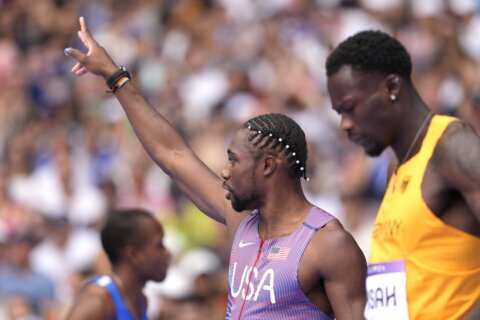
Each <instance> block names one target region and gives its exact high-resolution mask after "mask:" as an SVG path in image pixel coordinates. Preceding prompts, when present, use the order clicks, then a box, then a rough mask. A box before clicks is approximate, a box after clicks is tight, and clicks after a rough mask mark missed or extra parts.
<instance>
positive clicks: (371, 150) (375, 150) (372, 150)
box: [363, 144, 385, 157]
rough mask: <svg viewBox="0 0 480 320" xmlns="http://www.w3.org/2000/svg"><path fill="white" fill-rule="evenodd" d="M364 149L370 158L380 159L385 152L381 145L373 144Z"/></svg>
mask: <svg viewBox="0 0 480 320" xmlns="http://www.w3.org/2000/svg"><path fill="white" fill-rule="evenodd" d="M363 149H364V150H365V153H366V154H367V155H368V156H370V157H378V156H379V155H381V154H382V153H383V151H384V150H385V147H384V146H381V145H379V144H372V145H368V146H364V147H363Z"/></svg>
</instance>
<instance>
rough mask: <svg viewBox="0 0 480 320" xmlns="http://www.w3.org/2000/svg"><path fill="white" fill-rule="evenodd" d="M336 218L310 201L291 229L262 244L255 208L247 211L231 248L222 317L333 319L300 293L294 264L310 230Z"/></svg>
mask: <svg viewBox="0 0 480 320" xmlns="http://www.w3.org/2000/svg"><path fill="white" fill-rule="evenodd" d="M334 219H335V218H334V217H333V216H331V215H330V214H328V213H327V212H325V211H323V210H322V209H319V208H317V207H313V208H312V209H311V210H310V212H309V213H308V216H307V218H306V219H305V221H304V222H303V223H302V225H300V227H298V229H297V230H296V231H295V232H293V233H292V234H290V235H289V236H286V237H281V238H275V239H270V240H266V241H264V242H263V244H262V242H261V239H260V237H259V235H258V211H257V210H254V211H253V212H252V213H251V214H250V215H248V216H247V217H246V218H245V219H244V220H243V221H242V222H241V223H240V225H239V226H238V229H237V231H236V233H235V239H234V241H233V244H232V250H231V253H230V267H229V272H228V285H229V290H228V305H227V313H226V319H227V320H238V319H248V320H257V319H278V320H287V319H302V320H307V319H320V320H331V319H332V318H331V317H329V316H328V315H326V314H325V313H323V312H322V311H321V310H320V309H319V308H318V307H316V306H315V305H314V304H313V303H312V302H311V301H310V300H309V299H308V298H307V296H306V295H305V294H304V293H303V291H302V289H301V288H300V286H299V284H298V267H299V265H300V260H301V258H302V256H303V253H304V251H305V248H306V247H307V245H308V243H309V241H310V239H311V238H312V236H313V235H314V234H315V232H317V231H318V230H319V229H320V228H322V227H323V226H325V224H327V223H328V222H330V221H332V220H334ZM247 288H248V289H247Z"/></svg>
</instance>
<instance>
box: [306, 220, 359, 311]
mask: <svg viewBox="0 0 480 320" xmlns="http://www.w3.org/2000/svg"><path fill="white" fill-rule="evenodd" d="M314 241H315V242H316V246H317V248H318V250H317V253H316V254H317V256H318V263H317V267H318V273H319V275H320V277H322V278H323V279H324V286H325V291H326V293H327V296H328V300H329V302H330V305H331V306H332V309H333V312H334V314H335V318H336V319H337V320H345V319H348V320H352V319H364V317H363V312H364V309H365V304H366V289H365V278H366V274H367V263H366V261H365V257H364V255H363V253H362V251H361V250H360V248H359V247H358V245H357V243H356V242H355V240H354V239H353V237H352V236H351V235H350V234H349V233H348V232H347V231H345V230H344V229H343V227H342V226H341V225H340V223H338V222H336V221H334V222H331V223H329V224H328V225H327V226H325V228H324V230H321V231H319V232H318V236H317V237H315V238H314Z"/></svg>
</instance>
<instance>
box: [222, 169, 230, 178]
mask: <svg viewBox="0 0 480 320" xmlns="http://www.w3.org/2000/svg"><path fill="white" fill-rule="evenodd" d="M220 176H221V177H222V179H223V180H228V179H230V170H229V169H228V168H223V169H222V172H220Z"/></svg>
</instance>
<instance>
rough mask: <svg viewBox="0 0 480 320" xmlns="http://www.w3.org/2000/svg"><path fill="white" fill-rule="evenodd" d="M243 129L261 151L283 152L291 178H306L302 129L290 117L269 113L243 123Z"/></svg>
mask: <svg viewBox="0 0 480 320" xmlns="http://www.w3.org/2000/svg"><path fill="white" fill-rule="evenodd" d="M242 127H243V128H245V129H247V130H249V131H250V132H251V134H250V136H249V141H250V142H251V143H252V144H253V146H255V147H256V148H258V149H259V150H260V151H261V150H265V149H268V150H273V151H277V152H283V153H284V154H285V156H286V159H287V161H288V165H289V167H288V174H289V176H290V177H292V178H300V179H305V180H308V178H307V141H306V139H305V133H304V132H303V130H302V128H300V126H299V125H298V124H297V123H296V122H295V121H294V120H292V119H291V118H290V117H288V116H286V115H283V114H278V113H269V114H264V115H260V116H257V117H255V118H252V119H250V120H248V121H247V122H245V123H244V124H243V126H242Z"/></svg>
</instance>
